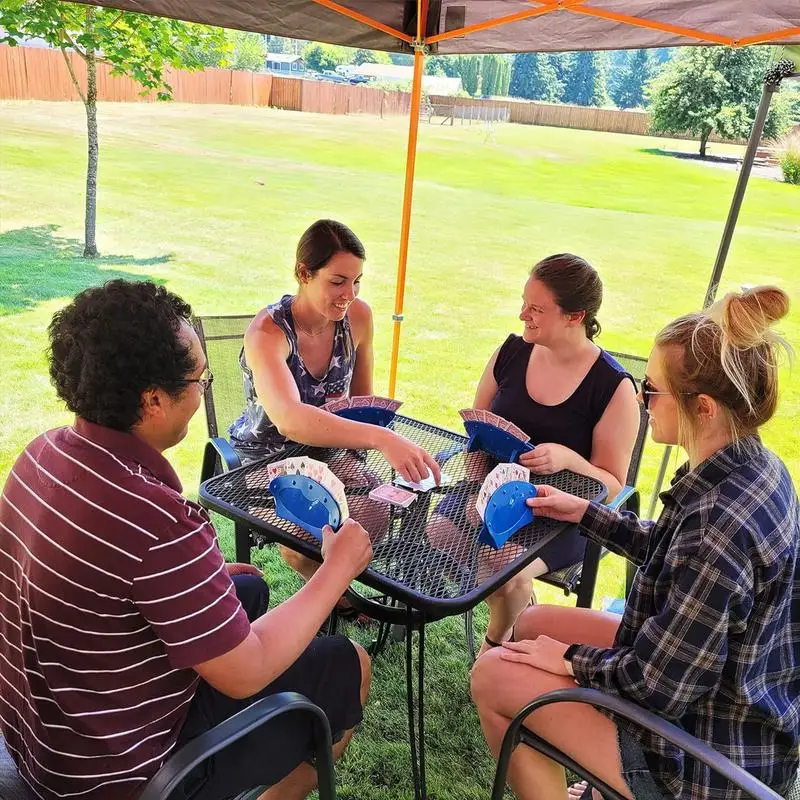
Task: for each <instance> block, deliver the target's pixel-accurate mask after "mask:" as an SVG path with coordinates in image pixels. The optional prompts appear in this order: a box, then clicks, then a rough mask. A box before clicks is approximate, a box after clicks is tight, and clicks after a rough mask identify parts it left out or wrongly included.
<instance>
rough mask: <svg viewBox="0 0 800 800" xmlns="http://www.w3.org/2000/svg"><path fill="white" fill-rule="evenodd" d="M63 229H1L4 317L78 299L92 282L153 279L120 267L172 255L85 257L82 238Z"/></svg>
mask: <svg viewBox="0 0 800 800" xmlns="http://www.w3.org/2000/svg"><path fill="white" fill-rule="evenodd" d="M57 230H58V226H57V225H39V226H36V227H30V228H18V229H17V230H12V231H6V232H5V233H0V316H8V315H9V314H19V313H21V312H23V311H27V310H29V309H31V308H33V307H34V306H35V305H36V304H37V303H41V302H43V301H46V300H53V299H55V298H57V297H72V296H73V295H75V294H77V293H78V292H80V291H81V290H83V289H85V288H86V287H87V286H96V285H98V284H101V283H105V282H106V281H109V280H112V279H114V278H127V279H129V280H148V276H147V275H144V274H142V273H140V272H125V271H123V270H122V269H114V267H122V268H125V267H132V268H136V267H150V266H155V265H157V264H165V263H167V262H168V261H169V260H170V258H171V256H169V255H164V256H155V257H153V258H134V257H133V256H115V255H110V256H109V255H106V256H104V255H101V256H99V257H98V258H94V259H88V258H83V256H82V253H83V244H82V242H79V241H78V240H77V239H67V238H65V237H63V236H58V235H57V233H56V231H57Z"/></svg>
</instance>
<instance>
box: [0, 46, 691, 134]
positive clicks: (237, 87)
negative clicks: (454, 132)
mask: <svg viewBox="0 0 800 800" xmlns="http://www.w3.org/2000/svg"><path fill="white" fill-rule="evenodd" d="M69 58H70V60H71V63H72V66H73V69H74V71H75V74H76V76H77V78H78V81H79V82H80V83H81V85H82V86H83V85H85V83H86V67H85V64H84V62H83V59H81V58H80V57H78V56H75V55H70V56H69ZM167 82H168V83H169V84H170V85H171V86H172V97H173V99H174V100H176V101H178V102H181V103H218V104H226V105H227V104H229V105H255V106H272V107H273V108H282V109H286V110H289V111H310V112H316V113H319V114H371V115H374V116H381V117H383V116H390V115H393V116H402V115H408V113H409V110H410V108H411V96H410V95H409V94H408V93H407V92H392V91H385V90H382V89H371V88H367V87H365V86H352V85H350V84H335V83H328V82H323V81H312V80H300V79H297V78H284V77H280V76H277V75H270V74H266V73H254V72H236V71H233V70H225V69H207V70H205V71H203V72H183V71H178V70H168V72H167ZM97 89H98V97H99V99H100V100H103V101H112V102H127V103H129V102H153V101H154V100H155V99H156V98H155V95H154V94H152V93H150V94H142V90H141V87H140V86H139V85H138V84H137V83H135V82H134V81H133V80H131V79H130V78H126V77H121V76H113V75H111V69H110V67H109V66H108V65H106V64H99V65H98V67H97ZM2 99H14V100H78V99H79V95H78V93H77V91H76V89H75V86H74V85H73V82H72V78H71V77H70V74H69V70H68V69H67V65H66V63H65V60H64V57H63V55H62V54H61V52H59V51H57V50H49V49H47V48H33V47H9V46H6V45H0V100H2ZM428 99H429V101H430V103H429V104H427V108H428V110H429V111H430V110H431V109H433V118H431V119H429V121H430V122H432V123H435V122H437V121H450V122H451V123H452V122H454V121H455V120H458V121H460V122H464V123H466V122H469V121H482V120H492V121H504V120H508V121H510V122H517V123H521V124H523V125H546V126H553V127H559V128H579V129H581V130H595V131H608V132H611V133H630V134H638V135H647V134H649V132H650V118H649V115H648V114H647V113H646V112H644V111H620V110H617V109H605V108H584V107H582V106H568V105H561V104H548V103H533V102H526V101H521V100H506V99H502V100H482V99H478V98H469V97H444V96H437V95H431V96H430V97H429V98H428ZM440 117H441V118H442V119H439V118H440ZM685 138H694V137H691V136H687V137H685Z"/></svg>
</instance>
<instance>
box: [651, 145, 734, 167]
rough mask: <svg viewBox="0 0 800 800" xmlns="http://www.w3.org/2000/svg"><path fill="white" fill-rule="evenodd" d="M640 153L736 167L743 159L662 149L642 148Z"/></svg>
mask: <svg viewBox="0 0 800 800" xmlns="http://www.w3.org/2000/svg"><path fill="white" fill-rule="evenodd" d="M639 152H640V153H646V154H647V155H649V156H667V158H680V159H683V160H686V161H702V162H704V163H706V164H730V165H731V166H736V165H738V164H740V163H741V162H742V159H741V158H737V157H736V156H713V155H708V154H706V155H705V156H701V155H700V153H692V152H686V151H685V150H664V149H663V148H661V147H640V148H639Z"/></svg>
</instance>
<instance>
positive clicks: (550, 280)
mask: <svg viewBox="0 0 800 800" xmlns="http://www.w3.org/2000/svg"><path fill="white" fill-rule="evenodd" d="M531 277H532V278H536V280H537V281H541V282H542V283H543V284H544V285H545V286H546V287H547V288H548V289H549V290H550V291H551V292H552V293H553V295H554V296H555V298H556V303H557V304H558V307H559V308H560V309H561V310H562V311H565V312H567V313H575V312H578V311H585V312H586V313H585V316H584V318H583V326H584V328H586V336H587V337H588V338H589V339H594V337H595V336H597V334H598V333H600V323H599V322H598V321H597V312H598V311H599V310H600V305H601V304H602V302H603V283H602V281H601V280H600V276H599V275H598V274H597V270H596V269H595V268H594V267H593V266H592V265H591V264H590V263H589V262H588V261H585V260H584V259H582V258H580V257H579V256H574V255H572V253H558V254H557V255H554V256H548V257H547V258H545V259H544V260H542V261H540V262H539V263H538V264H537V265H536V266H535V267H534V268H533V269H532V270H531Z"/></svg>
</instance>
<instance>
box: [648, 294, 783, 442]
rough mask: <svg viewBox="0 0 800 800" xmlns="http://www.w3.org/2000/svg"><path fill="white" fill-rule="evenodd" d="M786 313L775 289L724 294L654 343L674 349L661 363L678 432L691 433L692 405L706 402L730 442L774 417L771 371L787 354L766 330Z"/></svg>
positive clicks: (774, 371) (775, 390)
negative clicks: (701, 398) (719, 415)
mask: <svg viewBox="0 0 800 800" xmlns="http://www.w3.org/2000/svg"><path fill="white" fill-rule="evenodd" d="M788 313H789V297H788V295H787V294H786V292H784V291H783V290H782V289H778V288H777V287H775V286H755V287H753V288H750V289H746V290H744V291H742V292H731V293H730V294H726V295H725V297H723V298H722V299H721V300H718V301H717V302H716V303H714V305H712V306H711V307H710V308H708V309H706V310H705V311H699V312H696V313H693V314H686V315H685V316H682V317H679V318H678V319H676V320H674V321H673V322H671V323H670V324H669V325H667V326H666V328H664V330H662V331H661V333H659V334H658V336H657V337H656V342H655V343H656V345H657V346H659V347H663V348H676V352H675V354H674V356H673V357H670V356H669V355H668V356H667V358H666V359H665V370H666V376H667V383H668V385H669V389H670V391H671V392H672V394H673V395H674V396H675V398H676V400H677V402H678V423H679V425H678V427H679V432H680V438H681V441H682V442H686V441H688V438H687V437H686V435H685V434H689V435H691V434H693V433H694V432H695V431H696V426H697V417H696V414H695V413H694V408H695V402H694V400H695V398H696V397H697V395H699V394H706V395H709V396H710V397H713V398H714V399H715V400H716V401H717V402H718V403H719V405H720V406H721V408H722V411H723V414H724V415H725V417H726V421H727V423H728V426H729V429H730V433H731V435H732V437H733V439H734V441H735V440H737V439H739V438H740V437H741V436H747V435H749V434H752V433H755V432H756V431H757V430H758V428H760V427H761V426H762V425H763V424H764V423H765V422H767V421H768V420H769V419H770V418H771V417H772V415H773V414H774V413H775V408H776V406H777V404H778V367H779V365H780V361H781V356H782V355H783V354H785V355H786V356H787V357H789V358H791V356H792V348H791V347H790V345H789V343H788V342H787V341H786V340H785V339H783V338H782V337H781V336H780V335H779V334H777V333H776V332H775V331H773V330H772V326H773V325H774V324H775V323H776V322H777V321H778V320H780V319H783V317H785V316H786V315H787V314H788Z"/></svg>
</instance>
